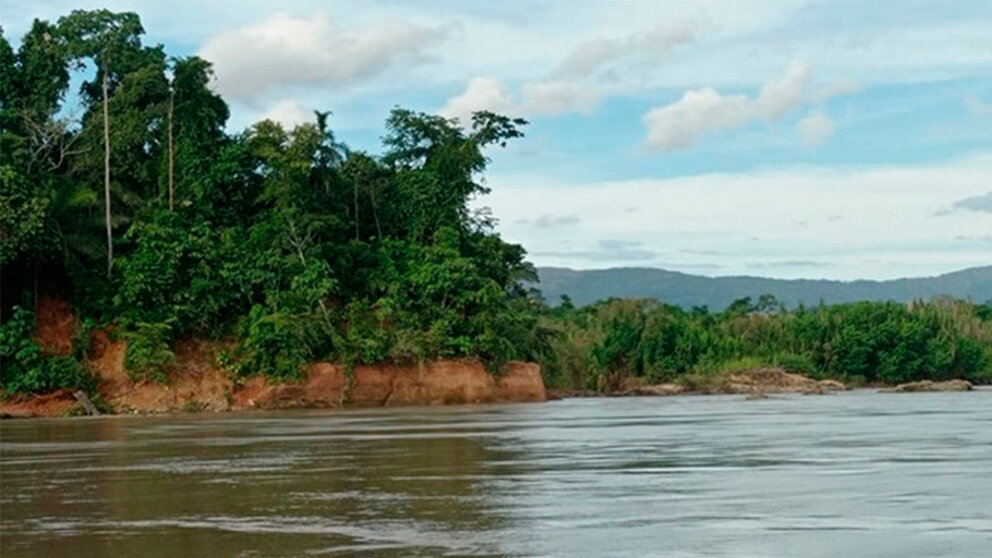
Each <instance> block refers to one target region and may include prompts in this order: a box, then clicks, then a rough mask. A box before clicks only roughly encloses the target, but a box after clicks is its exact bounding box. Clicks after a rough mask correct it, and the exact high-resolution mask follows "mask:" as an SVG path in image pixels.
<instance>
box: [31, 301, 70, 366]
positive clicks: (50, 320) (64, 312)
mask: <svg viewBox="0 0 992 558" xmlns="http://www.w3.org/2000/svg"><path fill="white" fill-rule="evenodd" d="M35 316H37V329H36V330H35V334H34V340H35V342H37V343H38V344H39V345H41V346H42V347H44V348H45V351H46V352H48V353H49V354H54V355H58V356H69V355H71V354H72V349H73V346H72V345H73V340H74V339H75V338H76V326H77V325H78V321H79V320H78V319H77V318H76V313H75V311H73V309H72V305H70V304H69V303H68V302H66V301H64V300H61V299H58V298H54V297H52V296H48V295H44V294H41V295H38V300H37V303H36V304H35Z"/></svg>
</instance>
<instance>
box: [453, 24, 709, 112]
mask: <svg viewBox="0 0 992 558" xmlns="http://www.w3.org/2000/svg"><path fill="white" fill-rule="evenodd" d="M694 33H695V29H694V26H690V25H668V26H662V25H658V26H655V27H653V28H651V29H649V30H647V31H641V32H634V33H630V34H627V35H623V36H619V37H615V38H609V39H594V40H587V41H583V42H581V43H579V44H578V45H577V46H576V47H574V48H573V49H572V51H571V52H570V53H569V54H568V55H567V56H566V57H565V59H564V60H563V61H562V62H561V63H560V64H559V65H558V67H557V68H556V69H554V70H553V71H552V72H550V73H549V74H548V75H547V76H545V77H544V78H541V79H536V80H528V81H525V82H524V83H523V85H522V86H521V87H520V96H521V97H522V101H521V102H519V103H514V102H513V101H512V99H511V94H510V92H509V90H508V89H507V88H506V86H504V85H503V84H502V83H501V82H499V81H497V80H493V79H481V78H474V79H472V80H471V81H469V83H468V86H467V87H466V89H465V91H464V92H462V93H460V94H459V95H457V96H456V97H453V98H451V99H450V100H448V102H447V104H445V106H444V107H443V108H442V109H441V114H445V115H451V116H464V115H465V114H469V113H471V111H473V110H480V109H482V108H487V109H489V110H498V109H496V108H493V107H499V109H501V110H504V111H505V112H512V113H514V114H521V115H524V116H557V115H560V114H566V113H573V112H577V113H589V112H590V111H592V110H593V109H594V108H595V106H596V105H597V104H598V103H599V101H600V100H602V98H603V97H605V96H607V95H608V94H609V93H610V91H611V90H614V89H616V88H617V87H618V86H619V84H621V83H622V82H624V81H636V82H640V81H641V80H640V79H639V78H640V77H641V75H642V74H643V73H644V70H645V69H650V68H652V67H654V66H656V65H657V64H658V63H659V59H661V58H662V57H663V56H664V55H666V54H667V53H668V52H669V51H670V50H671V49H672V48H674V47H675V46H677V45H679V44H683V43H686V42H688V41H690V40H691V39H692V38H693V36H694Z"/></svg>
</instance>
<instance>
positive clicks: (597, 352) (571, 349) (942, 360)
mask: <svg viewBox="0 0 992 558" xmlns="http://www.w3.org/2000/svg"><path fill="white" fill-rule="evenodd" d="M540 325H541V327H543V328H547V329H548V330H549V331H551V332H552V334H551V335H549V336H548V339H550V343H549V351H548V352H547V353H545V354H543V355H542V357H541V361H542V363H543V365H544V369H545V375H546V378H547V381H548V383H549V384H550V385H552V386H555V387H564V388H572V389H592V390H599V391H610V390H615V389H618V388H619V387H620V386H621V385H622V384H623V382H624V381H625V380H626V379H627V378H629V377H635V378H638V379H641V380H642V381H645V382H648V383H657V382H665V381H679V382H682V383H688V384H690V385H691V384H693V383H697V384H700V383H702V384H704V383H706V380H707V376H709V375H713V374H719V373H721V372H725V371H736V370H740V369H746V368H757V367H766V366H776V367H782V368H785V369H787V370H789V371H794V372H801V373H806V374H809V375H810V376H812V377H814V378H833V379H838V380H842V381H845V382H848V383H853V384H855V385H857V384H866V383H868V384H871V383H884V384H893V383H901V382H909V381H915V380H947V379H952V378H963V379H967V380H970V381H972V382H975V383H990V382H992V306H988V305H975V304H970V303H967V302H962V301H958V300H954V299H950V298H947V299H935V300H934V301H932V302H922V301H921V302H914V303H909V304H897V303H892V302H858V303H852V304H843V305H834V306H819V307H814V308H806V307H802V306H800V307H799V308H798V309H795V310H792V311H788V310H786V309H785V307H784V306H782V305H781V304H779V303H778V301H777V300H775V298H774V297H772V296H771V295H765V296H762V297H760V298H759V299H758V300H757V301H752V300H751V299H750V298H744V299H741V300H738V301H736V302H734V303H733V304H731V305H730V306H729V307H728V308H727V309H726V310H725V311H723V312H719V313H713V312H709V311H708V310H706V309H705V308H697V309H695V310H692V311H686V310H683V309H681V308H679V307H677V306H671V305H666V304H662V303H659V302H657V301H654V300H650V299H648V300H634V299H614V300H609V301H606V302H601V303H598V304H595V305H592V306H586V307H583V308H575V307H574V306H573V305H572V304H571V302H570V301H569V300H568V299H567V298H566V300H565V303H564V304H562V305H560V306H558V307H557V308H554V309H547V310H545V311H544V314H543V315H542V317H541V320H540Z"/></svg>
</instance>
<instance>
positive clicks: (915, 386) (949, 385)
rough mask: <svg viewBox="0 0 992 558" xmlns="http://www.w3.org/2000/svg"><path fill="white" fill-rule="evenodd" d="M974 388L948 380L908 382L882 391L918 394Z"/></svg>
mask: <svg viewBox="0 0 992 558" xmlns="http://www.w3.org/2000/svg"><path fill="white" fill-rule="evenodd" d="M972 389H974V386H972V385H971V382H969V381H967V380H948V381H946V382H931V381H930V380H923V381H921V382H909V383H907V384H899V385H898V386H896V387H894V388H891V389H883V390H882V391H884V392H886V393H919V392H931V391H971V390H972Z"/></svg>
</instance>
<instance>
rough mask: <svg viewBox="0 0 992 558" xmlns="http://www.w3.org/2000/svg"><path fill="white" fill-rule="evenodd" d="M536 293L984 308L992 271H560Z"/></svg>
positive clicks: (685, 302) (717, 305) (547, 274)
mask: <svg viewBox="0 0 992 558" xmlns="http://www.w3.org/2000/svg"><path fill="white" fill-rule="evenodd" d="M537 272H538V276H539V277H540V279H541V283H540V284H539V285H537V287H538V288H539V289H540V290H541V292H542V293H543V294H544V299H545V300H547V301H548V303H549V304H552V305H558V304H559V303H560V302H561V296H562V295H568V296H569V297H571V299H572V302H573V303H574V304H575V305H577V306H582V305H586V304H591V303H593V302H597V301H599V300H604V299H607V298H611V297H618V298H656V299H658V300H660V301H663V302H666V303H668V304H675V305H678V306H681V307H683V308H686V309H689V308H691V307H693V306H704V305H705V306H707V307H709V308H710V309H711V310H722V309H724V308H726V307H727V306H728V305H729V304H730V303H731V302H733V301H735V300H737V299H740V298H744V297H746V296H750V297H751V298H752V299H757V298H758V297H759V296H761V295H762V294H766V293H770V294H772V295H775V297H776V298H777V299H778V300H779V301H780V302H783V303H785V304H786V306H788V307H790V308H792V307H795V306H797V305H798V304H799V303H800V302H802V303H804V304H806V305H807V306H811V305H816V304H819V303H820V301H821V300H822V301H823V302H825V303H827V304H836V303H843V302H855V301H859V300H893V301H896V302H905V301H908V300H912V299H915V298H923V299H930V298H932V297H934V296H938V295H948V296H952V297H955V298H960V299H965V300H971V301H973V302H986V301H990V300H992V266H985V267H973V268H970V269H964V270H961V271H955V272H953V273H947V274H945V275H938V276H936V277H920V278H909V279H894V280H891V281H863V280H862V281H830V280H825V279H816V280H814V279H792V280H788V279H767V278H762V277H746V276H741V277H702V276H699V275H689V274H686V273H679V272H676V271H666V270H664V269H653V268H643V267H621V268H613V269H597V270H588V271H577V270H574V269H568V268H562V267H541V268H538V270H537Z"/></svg>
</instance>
